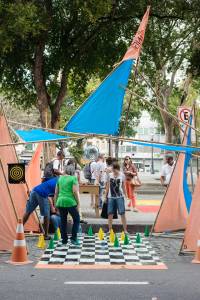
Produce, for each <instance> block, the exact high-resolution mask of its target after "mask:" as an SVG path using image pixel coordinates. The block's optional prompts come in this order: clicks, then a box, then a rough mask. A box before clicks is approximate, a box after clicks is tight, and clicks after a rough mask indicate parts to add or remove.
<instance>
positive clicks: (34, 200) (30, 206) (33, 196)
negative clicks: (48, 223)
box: [26, 191, 50, 217]
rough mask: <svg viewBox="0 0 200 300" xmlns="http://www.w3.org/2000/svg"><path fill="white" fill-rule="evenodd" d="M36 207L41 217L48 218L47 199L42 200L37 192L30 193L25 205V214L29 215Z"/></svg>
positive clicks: (48, 206) (48, 207)
mask: <svg viewBox="0 0 200 300" xmlns="http://www.w3.org/2000/svg"><path fill="white" fill-rule="evenodd" d="M38 205H39V207H40V213H41V216H44V217H50V205H49V200H48V198H44V197H42V196H40V195H39V194H38V193H37V192H35V191H32V192H31V193H30V197H29V200H28V202H27V204H26V213H29V214H31V213H32V212H33V211H34V210H35V209H36V207H37V206H38Z"/></svg>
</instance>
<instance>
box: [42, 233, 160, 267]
mask: <svg viewBox="0 0 200 300" xmlns="http://www.w3.org/2000/svg"><path fill="white" fill-rule="evenodd" d="M118 239H119V247H114V245H113V244H111V243H110V241H109V236H108V235H105V238H104V240H102V241H101V240H99V238H98V235H97V234H95V235H94V236H92V237H90V236H88V235H82V236H79V241H80V246H74V245H72V244H71V243H70V242H69V243H68V244H67V245H62V243H61V241H58V242H54V243H55V248H54V249H52V250H51V249H46V250H45V252H44V254H43V256H42V257H41V259H40V261H39V263H38V264H37V266H36V267H37V268H53V266H54V267H56V266H57V267H59V268H70V266H74V267H75V266H76V267H77V268H78V266H80V268H83V266H85V267H86V266H87V267H88V268H90V267H91V268H92V267H94V266H96V267H97V268H99V269H100V268H101V266H102V267H103V268H105V267H107V268H112V267H113V268H115V267H114V266H116V267H117V266H118V267H124V268H126V267H127V268H128V267H129V268H131V266H132V267H133V268H136V267H137V266H138V268H140V267H141V268H144V269H145V266H146V268H147V269H149V268H150V266H152V268H153V269H154V267H155V269H162V268H166V266H165V265H164V263H163V262H162V261H161V260H160V258H159V257H158V256H157V254H156V252H155V250H154V249H153V248H152V246H151V244H150V239H149V238H146V237H144V236H143V235H141V240H142V241H141V244H137V243H136V235H129V241H130V243H129V245H124V243H123V242H122V241H121V240H120V234H119V235H118Z"/></svg>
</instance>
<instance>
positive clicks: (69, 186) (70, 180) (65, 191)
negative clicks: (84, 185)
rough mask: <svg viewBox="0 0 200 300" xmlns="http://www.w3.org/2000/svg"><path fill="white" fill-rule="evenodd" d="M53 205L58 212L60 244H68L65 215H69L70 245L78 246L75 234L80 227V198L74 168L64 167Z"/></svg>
mask: <svg viewBox="0 0 200 300" xmlns="http://www.w3.org/2000/svg"><path fill="white" fill-rule="evenodd" d="M55 203H56V207H57V208H58V209H59V212H60V218H61V228H60V229H61V238H62V243H63V244H67V242H68V235H67V215H68V213H69V214H70V215H71V216H72V219H73V226H72V236H71V243H72V244H74V245H79V241H78V239H77V233H78V230H79V225H80V216H79V206H80V196H79V186H78V180H77V177H76V176H75V168H74V167H73V166H66V169H65V175H63V176H60V178H59V180H58V182H57V185H56V191H55Z"/></svg>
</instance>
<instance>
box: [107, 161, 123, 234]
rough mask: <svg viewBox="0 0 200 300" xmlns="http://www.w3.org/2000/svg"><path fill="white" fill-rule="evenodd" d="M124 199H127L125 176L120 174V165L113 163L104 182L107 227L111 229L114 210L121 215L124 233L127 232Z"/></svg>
mask: <svg viewBox="0 0 200 300" xmlns="http://www.w3.org/2000/svg"><path fill="white" fill-rule="evenodd" d="M124 197H127V194H126V187H125V176H124V175H123V174H122V173H121V172H120V165H119V164H118V163H116V162H115V163H113V167H112V173H109V174H108V177H107V182H106V199H107V201H108V226H109V231H110V230H111V229H112V220H113V215H114V211H115V208H117V210H118V213H119V215H121V222H122V225H123V229H124V232H127V225H126V217H125V204H124Z"/></svg>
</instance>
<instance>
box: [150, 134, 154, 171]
mask: <svg viewBox="0 0 200 300" xmlns="http://www.w3.org/2000/svg"><path fill="white" fill-rule="evenodd" d="M151 141H152V142H153V137H152V139H151ZM151 174H154V161H153V147H151Z"/></svg>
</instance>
